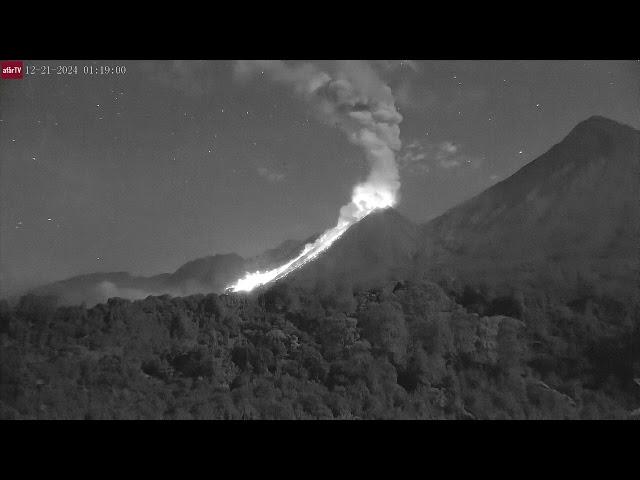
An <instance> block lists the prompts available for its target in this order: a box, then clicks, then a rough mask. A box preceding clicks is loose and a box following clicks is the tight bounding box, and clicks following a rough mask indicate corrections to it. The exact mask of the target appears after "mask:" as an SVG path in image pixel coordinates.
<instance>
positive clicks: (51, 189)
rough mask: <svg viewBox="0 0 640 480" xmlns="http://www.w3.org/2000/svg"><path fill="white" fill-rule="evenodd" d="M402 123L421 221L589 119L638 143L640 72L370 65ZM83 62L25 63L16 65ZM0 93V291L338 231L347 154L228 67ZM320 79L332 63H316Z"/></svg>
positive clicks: (150, 67) (334, 139) (284, 99)
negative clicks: (630, 134)
mask: <svg viewBox="0 0 640 480" xmlns="http://www.w3.org/2000/svg"><path fill="white" fill-rule="evenodd" d="M370 63H371V65H372V66H373V67H374V68H375V69H376V70H377V71H378V72H379V75H380V77H382V78H383V79H384V80H385V81H386V82H387V84H388V85H389V86H390V87H391V89H392V92H393V94H394V96H395V99H396V105H397V107H398V110H399V112H400V113H401V114H402V115H403V117H404V119H403V121H402V123H401V124H400V130H401V134H400V138H401V140H402V142H403V149H402V150H401V151H400V153H399V155H398V156H397V158H398V163H399V164H400V166H401V170H400V171H401V180H402V189H401V200H400V203H399V204H398V207H397V208H398V210H399V211H400V212H401V213H403V214H404V215H406V216H407V217H408V218H410V219H411V220H413V221H416V222H424V221H426V220H429V219H430V218H433V217H434V216H436V215H438V214H440V213H443V212H444V211H445V210H446V209H448V208H450V207H452V206H454V205H456V204H457V203H459V202H461V201H462V200H465V199H467V198H469V197H471V196H473V195H475V194H476V193H479V192H480V191H482V190H483V189H485V188H487V187H489V186H491V185H492V184H494V183H496V182H497V181H499V180H501V179H504V178H505V177H507V176H509V175H510V174H512V173H513V172H515V171H516V170H517V169H519V168H520V167H522V166H523V165H525V164H526V163H528V162H530V161H531V160H533V159H534V158H536V157H537V156H539V155H540V154H542V153H544V152H545V151H546V150H548V149H549V148H550V147H551V146H552V145H553V144H555V143H557V142H559V141H560V140H562V138H563V137H564V136H565V135H566V134H567V133H568V132H569V131H570V130H571V129H572V128H573V127H574V126H575V125H576V124H577V123H578V122H580V121H582V120H584V119H586V118H588V117H589V116H591V115H603V116H606V117H609V118H612V119H614V120H617V121H620V122H622V123H626V124H629V125H631V126H633V127H635V128H640V118H639V116H638V108H639V106H640V99H639V95H640V88H639V79H640V63H638V61H627V62H624V61H552V62H548V61H524V62H516V61H491V62H487V61H425V62H422V61H389V62H382V61H376V62H370ZM59 64H68V65H78V66H79V68H80V70H82V67H83V66H84V65H91V64H92V62H83V61H73V62H51V61H47V62H32V61H25V65H59ZM93 64H94V65H110V66H114V65H125V66H126V69H127V70H126V74H124V75H105V76H85V75H83V74H82V73H80V74H79V75H77V76H66V75H28V76H27V77H26V78H25V79H23V80H0V274H1V277H0V281H1V284H0V288H1V289H2V290H1V293H2V294H11V293H13V292H15V291H17V290H18V289H20V288H24V287H28V286H34V285H36V284H39V283H44V282H48V281H52V280H58V279H62V278H66V277H69V276H73V275H76V274H81V273H90V272H97V271H129V272H131V273H134V274H144V275H151V274H156V273H161V272H171V271H174V270H175V269H176V268H178V267H179V266H180V265H182V264H183V263H185V262H186V261H188V260H192V259H194V258H197V257H201V256H205V255H212V254H216V253H229V252H236V253H239V254H240V255H243V256H249V255H253V254H256V253H259V252H261V251H263V250H265V249H266V248H270V247H273V246H275V245H277V244H278V243H280V242H281V241H283V240H286V239H290V238H298V239H301V238H306V237H307V236H309V235H311V234H313V233H316V232H320V231H323V230H325V229H326V228H328V227H331V226H333V225H335V222H336V219H337V216H338V210H339V208H340V206H341V205H343V204H345V203H346V202H347V201H348V200H349V198H350V194H351V188H352V186H353V184H354V183H356V182H357V181H358V180H361V179H362V178H363V177H364V176H365V175H366V173H367V171H368V168H367V163H366V161H365V159H364V154H363V152H362V150H361V149H359V148H358V147H356V146H354V145H353V144H351V143H349V141H348V140H347V139H346V138H345V135H344V134H343V133H342V132H341V131H340V130H339V128H336V126H332V125H330V124H327V123H324V122H321V121H319V120H318V117H317V115H314V112H313V111H312V108H311V106H310V105H309V104H308V103H306V102H304V101H302V100H301V99H300V98H299V97H297V96H295V95H294V94H293V93H292V91H291V89H289V88H286V86H283V85H280V84H277V83H274V82H272V81H271V80H270V79H268V78H267V76H266V75H258V76H257V78H255V79H253V80H250V81H241V80H240V79H238V78H237V76H235V75H234V63H233V62H231V61H211V62H195V61H190V62H171V61H154V62H146V61H145V62H143V61H126V62H114V61H109V62H93ZM314 64H315V65H317V66H319V67H320V68H324V67H325V66H326V67H327V68H329V67H330V64H331V62H326V61H325V62H314Z"/></svg>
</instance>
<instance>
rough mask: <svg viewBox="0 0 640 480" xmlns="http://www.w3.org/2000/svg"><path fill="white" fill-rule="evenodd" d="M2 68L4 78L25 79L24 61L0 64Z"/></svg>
mask: <svg viewBox="0 0 640 480" xmlns="http://www.w3.org/2000/svg"><path fill="white" fill-rule="evenodd" d="M0 65H1V66H2V78H6V79H16V78H23V77H24V67H23V65H22V61H10V62H0Z"/></svg>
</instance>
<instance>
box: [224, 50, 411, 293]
mask: <svg viewBox="0 0 640 480" xmlns="http://www.w3.org/2000/svg"><path fill="white" fill-rule="evenodd" d="M235 69H236V74H237V75H238V76H239V77H241V78H246V77H250V76H253V75H256V74H259V73H262V74H264V75H268V76H269V77H270V78H271V79H272V80H273V81H275V82H277V83H282V84H285V85H288V86H291V87H292V88H293V90H294V91H295V93H296V94H298V95H299V96H301V97H302V98H303V99H304V100H306V101H308V102H310V103H311V104H312V105H313V106H314V108H315V110H316V111H317V113H318V116H319V118H320V119H321V120H323V121H326V122H329V123H330V124H333V125H338V126H339V128H340V129H341V130H342V131H344V133H345V134H346V135H347V138H348V139H349V141H350V142H352V143H353V144H355V145H358V146H360V147H362V148H363V149H364V152H365V155H366V158H367V160H368V162H369V164H370V165H371V170H370V172H369V175H368V176H367V178H366V180H365V181H364V182H362V183H358V184H357V185H355V187H354V188H353V193H352V195H351V201H350V202H349V203H348V204H346V205H344V206H343V207H342V208H341V209H340V216H339V218H338V223H337V224H336V226H335V227H333V228H331V229H329V230H327V231H326V232H324V233H323V234H322V235H321V236H320V237H319V238H318V239H317V240H316V241H315V242H313V243H309V244H307V245H305V247H304V249H303V250H302V252H301V253H300V254H299V255H298V256H297V257H295V258H293V259H292V260H290V261H289V262H287V263H285V264H284V265H281V266H279V267H277V268H274V269H273V270H269V271H266V272H260V271H258V272H254V273H247V275H246V276H245V277H244V278H241V279H240V280H238V281H237V282H236V283H235V284H233V285H231V286H230V287H228V288H229V289H230V290H232V291H251V290H253V289H254V288H255V287H258V286H260V285H264V284H265V283H268V282H271V281H273V280H277V279H279V278H282V277H284V276H286V275H287V274H289V273H290V272H292V271H294V270H296V269H298V268H300V267H301V266H302V265H304V264H306V263H308V262H310V261H312V260H313V259H315V258H316V257H317V256H318V255H320V254H321V253H322V252H323V251H325V250H326V249H328V248H329V247H330V246H331V244H333V242H335V241H336V240H337V239H338V238H340V237H341V236H342V234H343V233H344V232H346V231H347V229H348V228H349V227H350V226H351V225H353V224H354V223H356V222H358V221H359V220H361V219H362V218H364V217H365V216H367V215H368V214H369V213H371V212H373V211H374V210H377V209H380V208H387V207H391V206H393V205H395V203H396V201H397V195H398V190H399V189H400V180H399V175H398V167H397V165H396V162H395V153H394V152H395V151H397V150H399V149H400V147H401V143H400V127H399V124H400V122H401V121H402V115H400V113H398V111H397V110H396V107H395V101H394V98H393V95H392V93H391V89H390V88H389V87H388V86H387V85H386V84H385V83H384V82H383V81H382V80H381V79H380V78H379V77H378V75H377V74H376V72H375V71H374V70H373V69H372V68H371V67H370V66H369V65H368V64H367V63H366V62H359V61H358V62H351V61H350V62H346V61H345V62H338V63H337V64H336V66H335V68H333V69H332V71H331V73H327V72H325V71H321V70H319V69H318V68H316V67H315V66H314V65H312V64H309V63H303V64H296V65H290V64H287V63H285V62H282V61H240V62H237V63H236V65H235Z"/></svg>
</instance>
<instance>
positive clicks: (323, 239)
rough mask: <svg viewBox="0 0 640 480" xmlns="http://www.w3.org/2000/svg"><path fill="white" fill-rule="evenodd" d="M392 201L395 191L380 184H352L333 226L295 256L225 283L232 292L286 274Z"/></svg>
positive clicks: (245, 290)
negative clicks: (282, 263) (380, 186)
mask: <svg viewBox="0 0 640 480" xmlns="http://www.w3.org/2000/svg"><path fill="white" fill-rule="evenodd" d="M394 204H395V195H394V194H393V192H391V191H388V190H386V189H383V188H382V189H380V190H375V189H374V188H373V187H372V186H371V185H368V184H360V185H357V186H356V187H355V188H354V191H353V198H352V200H351V203H349V204H347V205H345V206H344V207H342V209H341V210H340V218H339V219H338V224H337V225H336V226H335V227H333V228H331V229H329V230H327V231H326V232H324V233H323V234H322V235H321V236H320V237H318V239H317V240H316V241H315V242H313V243H308V244H306V245H305V247H304V249H303V250H302V252H301V253H300V254H299V255H298V256H297V257H295V258H294V259H292V260H290V261H288V262H287V263H285V264H284V265H281V266H279V267H277V268H274V269H273V270H268V271H265V272H261V271H257V272H253V273H247V275H245V276H244V277H243V278H241V279H240V280H238V281H237V282H236V283H234V284H233V285H230V286H229V287H227V290H231V291H233V292H250V291H251V290H253V289H254V288H256V287H259V286H261V285H264V284H266V283H269V282H272V281H274V280H278V279H280V278H283V277H285V276H286V275H288V274H289V273H291V272H293V271H294V270H297V269H298V268H300V267H302V266H303V265H305V264H306V263H309V262H310V261H312V260H314V259H315V258H317V257H318V255H320V254H321V253H322V252H324V251H325V250H327V249H328V248H329V247H330V246H331V245H332V244H333V243H334V242H335V241H336V240H338V238H340V237H341V236H342V235H343V234H344V232H346V231H347V230H348V229H349V227H350V226H351V225H353V224H355V223H356V222H358V221H359V220H362V219H363V218H364V217H366V216H367V215H368V214H370V213H371V212H373V211H374V210H378V209H381V208H388V207H392V206H393V205H394Z"/></svg>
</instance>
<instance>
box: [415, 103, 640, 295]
mask: <svg viewBox="0 0 640 480" xmlns="http://www.w3.org/2000/svg"><path fill="white" fill-rule="evenodd" d="M639 227H640V131H638V130H635V129H633V128H631V127H629V126H626V125H622V124H620V123H617V122H615V121H613V120H609V119H606V118H603V117H598V116H596V117H591V118H589V119H587V120H585V121H583V122H581V123H580V124H578V125H577V126H576V127H575V128H574V129H573V130H572V131H571V132H570V133H569V134H568V135H567V136H566V137H565V138H564V139H563V140H562V141H561V142H560V143H558V144H557V145H555V146H553V147H552V148H551V149H550V150H549V151H548V152H546V153H545V154H543V155H542V156H540V157H538V158H537V159H535V160H534V161H532V162H531V163H529V164H527V165H526V166H525V167H523V168H521V169H520V170H518V171H517V172H516V173H515V174H513V175H512V176H511V177H509V178H507V179H506V180H504V181H502V182H500V183H498V184H496V185H494V186H493V187H491V188H489V189H488V190H486V191H484V192H482V193H481V194H479V195H477V196H476V197H474V198H471V199H470V200H468V201H466V202H464V203H462V204H461V205H459V206H457V207H454V208H453V209H451V210H449V211H447V212H446V213H444V214H443V215H441V216H440V217H438V218H436V219H434V220H432V221H430V222H429V223H427V224H426V225H424V226H423V227H422V229H421V236H422V239H421V241H422V243H421V246H420V254H419V261H418V263H419V264H420V265H422V266H423V268H425V269H427V270H430V271H431V272H436V271H440V272H448V274H450V275H454V276H457V277H467V278H469V277H474V278H478V279H480V278H483V279H490V280H491V281H492V282H493V281H495V280H496V279H498V278H500V279H502V280H503V281H511V280H512V279H515V278H521V279H523V278H525V277H526V278H527V279H528V280H530V281H534V280H535V281H537V282H538V283H545V282H547V281H549V280H554V281H555V282H554V283H563V282H564V283H567V282H570V281H572V277H573V279H575V276H576V275H578V272H580V273H579V274H580V275H582V276H583V277H584V276H587V277H589V276H590V277H592V280H593V281H594V282H605V283H606V282H607V281H608V280H615V281H616V282H617V283H619V284H621V285H627V286H632V285H633V284H634V277H635V275H636V273H637V271H638V238H640V236H639V235H640V228H639ZM550 277H555V278H550Z"/></svg>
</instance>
